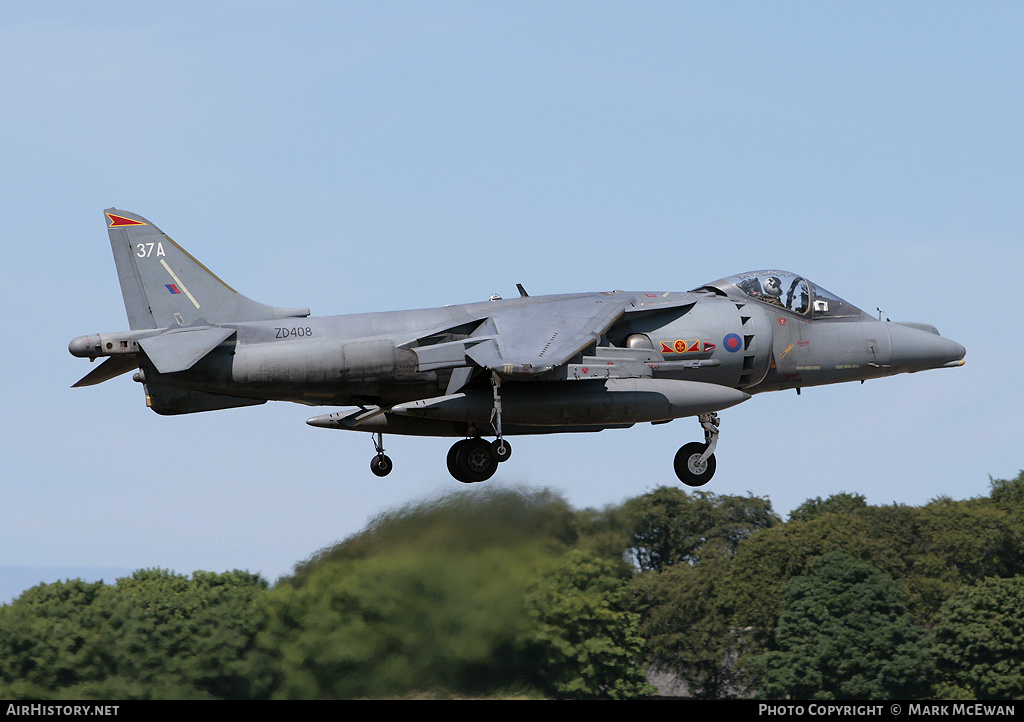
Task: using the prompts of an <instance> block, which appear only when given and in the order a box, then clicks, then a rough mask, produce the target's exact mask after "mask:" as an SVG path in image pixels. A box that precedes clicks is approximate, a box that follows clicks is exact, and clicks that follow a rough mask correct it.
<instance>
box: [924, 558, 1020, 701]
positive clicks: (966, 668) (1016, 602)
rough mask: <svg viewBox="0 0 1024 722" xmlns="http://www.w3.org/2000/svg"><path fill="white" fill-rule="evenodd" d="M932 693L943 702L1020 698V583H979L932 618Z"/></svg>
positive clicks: (1017, 579)
mask: <svg viewBox="0 0 1024 722" xmlns="http://www.w3.org/2000/svg"><path fill="white" fill-rule="evenodd" d="M933 632H934V634H935V649H936V658H937V675H938V680H939V682H938V685H937V691H938V693H939V696H941V697H944V698H967V699H971V698H973V699H1000V700H1012V699H1022V698H1024V577H1022V576H1015V577H1010V578H1007V579H985V580H982V581H981V582H979V583H978V584H975V585H971V586H966V587H963V588H961V589H960V591H959V592H958V593H957V594H956V595H955V596H953V597H952V598H951V599H949V600H948V601H947V602H946V603H945V604H944V605H943V607H942V609H940V610H939V613H938V614H937V615H936V618H935V627H934V628H933Z"/></svg>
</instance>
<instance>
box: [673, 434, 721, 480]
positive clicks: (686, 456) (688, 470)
mask: <svg viewBox="0 0 1024 722" xmlns="http://www.w3.org/2000/svg"><path fill="white" fill-rule="evenodd" d="M706 448H707V445H705V444H701V443H700V442H698V441H693V442H691V443H689V444H684V445H683V446H681V447H680V448H679V451H677V452H676V458H675V462H674V466H675V470H676V476H678V477H679V481H681V482H683V483H684V484H686V485H687V486H704V485H705V484H707V483H708V482H709V481H711V477H713V476H714V475H715V455H714V454H712V455H711V456H709V457H708V459H707V461H706V462H704V464H703V467H699V466H697V461H698V460H699V459H700V457H701V454H703V453H704V449H706Z"/></svg>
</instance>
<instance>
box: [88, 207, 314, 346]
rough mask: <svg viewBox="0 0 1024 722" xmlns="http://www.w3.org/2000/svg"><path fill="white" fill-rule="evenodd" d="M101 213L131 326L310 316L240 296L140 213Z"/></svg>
mask: <svg viewBox="0 0 1024 722" xmlns="http://www.w3.org/2000/svg"><path fill="white" fill-rule="evenodd" d="M104 213H105V217H106V220H107V233H108V235H109V236H110V247H111V250H113V252H114V263H115V264H116V265H117V276H118V279H119V280H120V282H121V295H122V296H123V297H124V308H125V311H127V312H128V323H129V325H130V326H131V328H132V329H140V328H165V327H168V326H188V325H189V324H192V323H194V322H196V321H197V320H199V319H205V320H206V321H208V322H210V323H214V324H216V323H230V322H232V321H262V320H269V319H275V318H289V317H295V316H308V315H309V309H308V308H277V307H275V306H267V305H264V304H262V303H257V302H256V301H253V300H252V299H251V298H247V297H245V296H243V295H242V294H240V293H239V292H238V291H236V290H235V289H233V288H231V286H229V285H227V284H226V283H224V282H223V281H222V280H220V279H219V278H218V277H217V276H216V275H214V274H213V273H211V272H210V270H209V269H208V268H206V266H204V265H203V264H202V263H200V262H199V261H197V260H196V259H195V258H193V257H192V256H191V255H190V254H189V253H188V251H186V250H185V249H184V248H182V247H181V246H179V245H178V244H177V243H175V242H174V241H172V240H171V238H170V237H169V236H168V235H167V234H165V233H164V232H163V231H161V230H160V229H159V228H157V227H156V226H155V225H153V224H152V223H150V222H149V221H147V220H146V219H145V218H143V217H142V216H139V215H136V214H134V213H130V212H128V211H120V210H117V209H116V208H108V209H107V210H106V211H104Z"/></svg>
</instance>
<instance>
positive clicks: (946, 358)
mask: <svg viewBox="0 0 1024 722" xmlns="http://www.w3.org/2000/svg"><path fill="white" fill-rule="evenodd" d="M889 339H890V340H891V341H892V365H893V369H894V370H896V371H924V370H925V369H937V368H942V367H943V366H962V365H963V358H964V356H966V355H967V350H966V349H965V348H964V347H963V346H961V345H960V344H958V343H957V342H956V341H952V340H950V339H948V338H943V337H942V336H940V335H939V334H938V332H937V331H934V329H933V328H931V327H928V330H925V329H923V328H915V327H912V326H905V325H903V324H899V323H893V324H890V325H889Z"/></svg>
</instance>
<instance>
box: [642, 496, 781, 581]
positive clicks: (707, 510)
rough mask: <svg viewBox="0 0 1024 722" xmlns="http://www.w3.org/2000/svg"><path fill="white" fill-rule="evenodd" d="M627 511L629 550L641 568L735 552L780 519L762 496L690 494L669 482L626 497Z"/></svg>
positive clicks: (659, 567) (686, 561)
mask: <svg viewBox="0 0 1024 722" xmlns="http://www.w3.org/2000/svg"><path fill="white" fill-rule="evenodd" d="M623 513H624V515H625V516H626V518H627V520H628V521H627V524H628V528H629V530H630V546H631V549H630V552H631V553H632V556H633V558H634V560H635V562H636V564H637V566H639V567H640V569H641V570H643V571H649V570H661V569H666V568H668V567H669V566H671V565H673V564H679V563H690V564H692V563H696V562H699V561H700V559H701V557H702V556H703V555H705V554H709V553H710V554H713V553H718V552H725V553H729V554H733V553H735V552H736V549H737V548H738V546H739V544H740V542H741V541H743V540H744V539H747V538H749V537H750V536H751V535H752V534H754V533H755V532H757V531H759V530H761V529H767V528H769V527H772V526H774V525H776V524H778V523H779V522H780V520H779V518H778V517H777V516H776V515H775V513H774V512H773V511H772V506H771V502H770V501H768V500H767V499H763V498H761V497H755V496H719V495H716V494H712V493H710V492H702V491H698V492H694V493H693V494H688V493H687V492H685V491H683V490H682V489H679V488H676V487H670V486H663V487H660V488H658V489H655V490H654V491H652V492H651V493H649V494H644V495H643V496H640V497H636V498H634V499H631V500H629V501H627V502H626V504H625V505H624V506H623Z"/></svg>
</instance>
